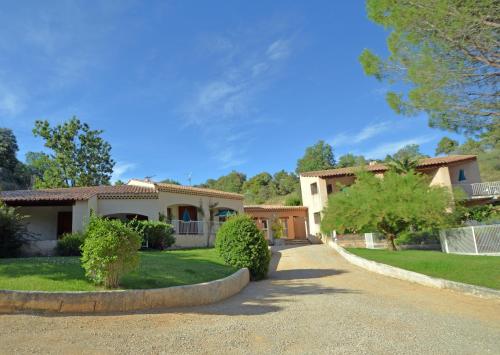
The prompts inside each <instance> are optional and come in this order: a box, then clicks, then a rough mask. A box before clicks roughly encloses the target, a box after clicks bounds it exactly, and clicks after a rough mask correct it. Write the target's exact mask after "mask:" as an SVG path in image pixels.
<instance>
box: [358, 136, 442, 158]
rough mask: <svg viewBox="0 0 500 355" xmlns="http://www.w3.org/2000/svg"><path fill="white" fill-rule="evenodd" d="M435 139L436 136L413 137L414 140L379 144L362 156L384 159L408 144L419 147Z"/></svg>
mask: <svg viewBox="0 0 500 355" xmlns="http://www.w3.org/2000/svg"><path fill="white" fill-rule="evenodd" d="M435 138H436V136H434V135H428V136H419V137H414V138H409V139H404V140H399V141H393V142H387V143H383V144H380V145H378V146H376V147H375V148H373V149H371V150H368V151H366V152H363V153H362V155H364V156H365V157H367V158H370V159H382V158H385V156H386V155H387V154H394V153H396V152H397V151H398V150H399V149H401V148H403V147H404V146H407V145H409V144H419V145H420V144H424V143H428V142H430V141H433V140H434V139H435Z"/></svg>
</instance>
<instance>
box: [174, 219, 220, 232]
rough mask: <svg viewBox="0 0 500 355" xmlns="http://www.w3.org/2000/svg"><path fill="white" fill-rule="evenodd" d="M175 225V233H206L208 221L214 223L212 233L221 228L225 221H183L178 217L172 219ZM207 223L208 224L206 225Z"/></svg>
mask: <svg viewBox="0 0 500 355" xmlns="http://www.w3.org/2000/svg"><path fill="white" fill-rule="evenodd" d="M170 223H171V224H172V226H173V227H174V231H175V234H193V235H196V234H204V230H205V228H207V227H208V223H211V224H212V228H211V230H210V234H215V233H217V231H218V230H219V228H220V226H221V225H222V223H223V222H215V221H213V222H206V221H188V222H186V221H181V220H178V219H173V220H172V221H170ZM205 225H206V226H205Z"/></svg>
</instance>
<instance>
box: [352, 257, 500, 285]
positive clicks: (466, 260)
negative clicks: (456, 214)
mask: <svg viewBox="0 0 500 355" xmlns="http://www.w3.org/2000/svg"><path fill="white" fill-rule="evenodd" d="M346 249H347V250H348V251H349V252H351V253H353V254H356V255H358V256H361V257H363V258H365V259H369V260H373V261H377V262H380V263H384V264H388V265H392V266H396V267H399V268H402V269H406V270H410V271H415V272H419V273H421V274H425V275H429V276H433V277H439V278H442V279H447V280H451V281H457V282H463V283H467V284H471V285H477V286H483V287H489V288H494V289H497V290H498V289H500V257H498V256H479V255H478V256H475V255H457V254H445V253H442V252H438V251H427V250H400V251H396V252H394V251H388V250H379V249H364V248H346Z"/></svg>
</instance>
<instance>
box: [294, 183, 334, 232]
mask: <svg viewBox="0 0 500 355" xmlns="http://www.w3.org/2000/svg"><path fill="white" fill-rule="evenodd" d="M313 183H316V184H318V193H317V194H314V195H313V194H311V184H313ZM300 188H301V192H302V204H303V205H304V206H306V207H307V208H308V220H309V233H310V234H311V235H318V234H319V233H320V224H317V223H314V214H315V213H322V212H323V209H324V208H325V207H326V205H327V203H328V194H327V192H326V180H325V179H321V178H319V177H309V176H301V177H300Z"/></svg>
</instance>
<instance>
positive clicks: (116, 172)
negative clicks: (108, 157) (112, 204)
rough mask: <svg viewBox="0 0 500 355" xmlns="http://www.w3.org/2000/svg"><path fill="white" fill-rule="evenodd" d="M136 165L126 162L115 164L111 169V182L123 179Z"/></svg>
mask: <svg viewBox="0 0 500 355" xmlns="http://www.w3.org/2000/svg"><path fill="white" fill-rule="evenodd" d="M135 167H136V164H134V163H127V162H118V163H116V164H115V167H114V168H113V175H112V176H111V181H112V182H115V181H117V180H121V179H123V178H124V175H125V173H127V172H129V171H130V170H133V169H135Z"/></svg>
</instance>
